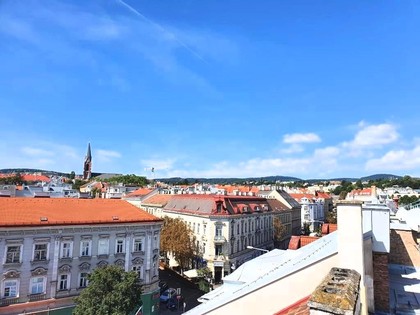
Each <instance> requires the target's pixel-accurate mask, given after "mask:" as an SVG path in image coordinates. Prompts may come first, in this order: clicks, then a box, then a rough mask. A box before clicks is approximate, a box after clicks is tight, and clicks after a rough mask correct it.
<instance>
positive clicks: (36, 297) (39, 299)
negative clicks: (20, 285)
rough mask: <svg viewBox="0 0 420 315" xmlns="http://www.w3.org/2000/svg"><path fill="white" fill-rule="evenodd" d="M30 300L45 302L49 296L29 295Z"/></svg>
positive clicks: (43, 294) (40, 294) (41, 294)
mask: <svg viewBox="0 0 420 315" xmlns="http://www.w3.org/2000/svg"><path fill="white" fill-rule="evenodd" d="M28 298H29V301H30V302H33V301H41V300H45V299H46V298H47V294H45V293H37V294H29V295H28Z"/></svg>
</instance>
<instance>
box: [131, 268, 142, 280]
mask: <svg viewBox="0 0 420 315" xmlns="http://www.w3.org/2000/svg"><path fill="white" fill-rule="evenodd" d="M131 270H133V271H135V272H136V273H137V276H138V278H139V279H143V278H142V268H141V265H135V266H133V267H132V268H131Z"/></svg>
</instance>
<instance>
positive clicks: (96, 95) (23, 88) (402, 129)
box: [0, 0, 420, 178]
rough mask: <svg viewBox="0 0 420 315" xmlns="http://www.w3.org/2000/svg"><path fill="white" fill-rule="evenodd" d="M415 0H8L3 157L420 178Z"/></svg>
mask: <svg viewBox="0 0 420 315" xmlns="http://www.w3.org/2000/svg"><path fill="white" fill-rule="evenodd" d="M419 32H420V4H419V3H418V2H416V1H356V0H354V1H325V0H324V1H317V0H308V1H299V0H289V1H286V0H285V1H268V0H267V1H246V0H240V1H239V0H237V1H233V0H224V1H217V0H200V1H193V0H179V1H168V0H166V1H163V0H144V1H138V0H136V1H134V0H124V1H122V0H102V1H100V0H97V1H68V2H66V1H49V0H42V1H31V0H3V1H1V3H0V60H1V63H0V107H1V114H0V124H1V126H2V128H1V130H2V137H1V141H0V150H1V155H0V168H8V167H32V168H41V169H49V170H55V171H63V172H70V171H73V170H74V171H75V172H76V173H81V172H82V167H83V159H84V155H85V154H86V148H87V143H89V142H90V143H91V145H92V153H93V171H94V172H113V173H129V174H138V175H146V176H150V172H149V171H147V170H146V169H147V168H151V167H154V168H155V174H154V176H155V177H173V176H180V177H250V176H268V175H289V176H296V177H300V178H320V177H323V178H332V177H353V176H354V177H358V176H365V175H370V174H375V173H393V174H397V175H411V176H420V132H419V125H420V124H419V113H420V106H419V101H420V86H419V85H420V80H419V79H420V36H419Z"/></svg>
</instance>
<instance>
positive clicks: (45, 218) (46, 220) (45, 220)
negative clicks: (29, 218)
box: [39, 217, 48, 222]
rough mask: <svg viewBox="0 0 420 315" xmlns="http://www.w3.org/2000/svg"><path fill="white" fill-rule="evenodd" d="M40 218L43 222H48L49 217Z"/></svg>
mask: <svg viewBox="0 0 420 315" xmlns="http://www.w3.org/2000/svg"><path fill="white" fill-rule="evenodd" d="M39 219H40V220H41V222H48V218H47V217H40V218H39Z"/></svg>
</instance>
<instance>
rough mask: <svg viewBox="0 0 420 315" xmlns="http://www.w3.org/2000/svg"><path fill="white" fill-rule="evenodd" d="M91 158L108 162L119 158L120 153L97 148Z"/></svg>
mask: <svg viewBox="0 0 420 315" xmlns="http://www.w3.org/2000/svg"><path fill="white" fill-rule="evenodd" d="M92 155H93V157H92V158H96V159H98V161H100V162H110V161H112V160H113V159H115V158H120V157H121V154H120V153H119V152H117V151H112V150H102V149H98V150H96V151H95V154H92Z"/></svg>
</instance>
